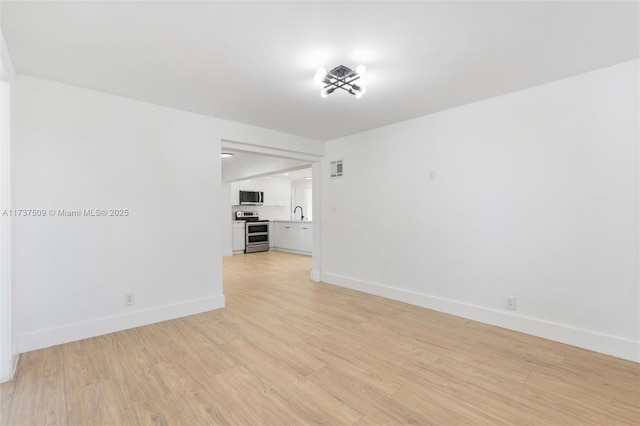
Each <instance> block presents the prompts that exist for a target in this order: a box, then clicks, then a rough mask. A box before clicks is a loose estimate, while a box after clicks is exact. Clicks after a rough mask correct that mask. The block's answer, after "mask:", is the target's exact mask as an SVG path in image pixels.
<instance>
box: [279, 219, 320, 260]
mask: <svg viewBox="0 0 640 426" xmlns="http://www.w3.org/2000/svg"><path fill="white" fill-rule="evenodd" d="M274 223H275V226H274V227H273V228H274V230H275V232H274V234H275V238H274V248H276V249H282V250H287V251H293V252H296V253H302V254H311V252H312V251H313V225H312V223H311V222H274Z"/></svg>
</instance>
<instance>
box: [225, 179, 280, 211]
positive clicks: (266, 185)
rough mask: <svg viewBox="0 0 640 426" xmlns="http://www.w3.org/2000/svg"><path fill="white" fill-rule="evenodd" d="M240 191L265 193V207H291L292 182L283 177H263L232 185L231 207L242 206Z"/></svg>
mask: <svg viewBox="0 0 640 426" xmlns="http://www.w3.org/2000/svg"><path fill="white" fill-rule="evenodd" d="M240 191H262V192H264V205H265V206H286V207H291V181H290V180H289V179H288V178H283V177H275V176H274V177H262V178H254V179H247V180H241V181H239V182H232V183H231V205H233V206H237V205H239V204H240V197H239V194H240Z"/></svg>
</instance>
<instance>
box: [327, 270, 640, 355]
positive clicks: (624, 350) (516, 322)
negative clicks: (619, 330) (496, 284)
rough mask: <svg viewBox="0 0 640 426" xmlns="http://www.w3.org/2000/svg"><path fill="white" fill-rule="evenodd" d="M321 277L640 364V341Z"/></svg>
mask: <svg viewBox="0 0 640 426" xmlns="http://www.w3.org/2000/svg"><path fill="white" fill-rule="evenodd" d="M321 278H322V281H323V282H326V283H329V284H334V285H338V286H341V287H346V288H350V289H352V290H358V291H362V292H364V293H368V294H373V295H376V296H381V297H385V298H387V299H392V300H397V301H400V302H404V303H409V304H411V305H416V306H420V307H423V308H427V309H433V310H434V311H439V312H445V313H447V314H452V315H456V316H459V317H463V318H468V319H471V320H475V321H480V322H483V323H486V324H491V325H495V326H498V327H503V328H508V329H510V330H515V331H519V332H522V333H526V334H531V335H533V336H538V337H542V338H545V339H549V340H554V341H556V342H560V343H565V344H568V345H571V346H577V347H579V348H583V349H588V350H592V351H595V352H600V353H603V354H607V355H612V356H615V357H617V358H622V359H626V360H630V361H634V362H640V342H637V341H633V340H630V339H625V338H622V337H617V336H611V335H607V334H602V333H597V332H594V331H589V330H584V329H580V328H576V327H572V326H568V325H564V324H558V323H554V322H551V321H545V320H540V319H536V318H530V317H526V316H522V315H517V314H514V313H510V312H502V311H497V310H494V309H488V308H484V307H481V306H476V305H469V304H465V303H461V302H457V301H454V300H448V299H442V298H439V297H435V296H429V295H426V294H422V293H415V292H412V291H408V290H403V289H400V288H396V287H387V286H383V285H380V284H375V283H371V282H366V281H360V280H355V279H352V278H348V277H344V276H341V275H336V274H331V273H326V272H322V276H321Z"/></svg>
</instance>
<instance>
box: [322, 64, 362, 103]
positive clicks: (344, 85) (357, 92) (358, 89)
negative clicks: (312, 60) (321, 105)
mask: <svg viewBox="0 0 640 426" xmlns="http://www.w3.org/2000/svg"><path fill="white" fill-rule="evenodd" d="M366 71H367V68H366V67H365V66H364V65H358V66H357V67H356V69H355V70H352V69H351V68H349V67H345V66H344V65H338V66H337V67H335V68H334V69H332V70H331V71H329V72H327V70H325V69H324V68H319V69H318V71H317V72H316V75H315V76H314V79H315V81H317V82H318V83H323V84H324V85H325V86H324V88H323V89H322V91H321V92H320V96H322V97H323V98H326V97H327V96H329V95H330V94H332V93H333V92H335V90H336V89H342V90H344V91H345V92H349V93H351V94H352V95H354V96H355V97H356V98H361V97H362V95H364V93H365V92H366V89H365V88H364V86H359V85H357V84H355V83H354V81H356V80H358V79H359V78H360V77H362V76H363V75H364V73H365V72H366Z"/></svg>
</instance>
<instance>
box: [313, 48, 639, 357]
mask: <svg viewBox="0 0 640 426" xmlns="http://www.w3.org/2000/svg"><path fill="white" fill-rule="evenodd" d="M638 72H639V69H638V61H637V60H636V61H631V62H625V63H621V64H618V65H615V66H611V67H608V68H604V69H600V70H596V71H593V72H589V73H586V74H581V75H578V76H574V77H571V78H567V79H564V80H560V81H556V82H553V83H549V84H545V85H541V86H537V87H533V88H530V89H527V90H523V91H520V92H515V93H510V94H507V95H503V96H499V97H496V98H492V99H488V100H485V101H481V102H477V103H474V104H470V105H466V106H463V107H459V108H455V109H451V110H447V111H443V112H440V113H436V114H432V115H429V116H425V117H421V118H417V119H414V120H410V121H406V122H403V123H399V124H395V125H390V126H387V127H384V128H379V129H375V130H371V131H367V132H364V133H360V134H356V135H352V136H348V137H345V138H341V139H338V140H334V141H330V142H328V143H327V144H326V153H325V159H324V161H323V164H322V202H323V207H322V222H323V228H322V234H321V237H322V259H323V262H322V279H323V281H326V282H330V283H334V284H339V285H343V286H346V287H351V288H356V289H360V290H364V291H367V292H370V293H374V294H379V295H383V296H386V297H391V298H395V299H399V300H403V301H406V302H409V303H415V304H418V305H422V306H426V307H429V308H434V309H438V310H442V311H445V312H450V313H453V314H456V315H461V316H465V317H469V318H473V319H477V320H480V321H485V322H488V323H492V324H496V325H499V326H503V327H507V328H512V329H516V330H520V331H524V332H527V333H531V334H534V335H539V336H542V337H547V338H551V339H554V340H559V341H563V342H566V343H569V344H572V345H576V346H581V347H585V348H589V349H593V350H596V351H600V352H604V353H609V354H612V355H615V356H619V357H622V358H627V359H633V360H635V361H640V354H639V348H640V343H639V342H640V337H639V336H640V315H639V314H640V306H639V301H640V293H639V292H640V289H639V285H638V282H639V276H638V270H639V264H638V263H639V249H638V245H639V243H638V239H639V229H638V222H639V208H638V204H639V202H638V195H639V178H638V176H639V166H638V164H639V152H638V140H639V133H638V125H639V123H638V117H639V110H638V92H639V87H638ZM332 159H343V160H344V177H343V178H340V179H330V178H329V173H330V161H331V160H332ZM507 297H513V298H517V304H515V299H514V300H513V302H514V306H513V307H514V308H515V310H508V309H507V303H508V300H507Z"/></svg>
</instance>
